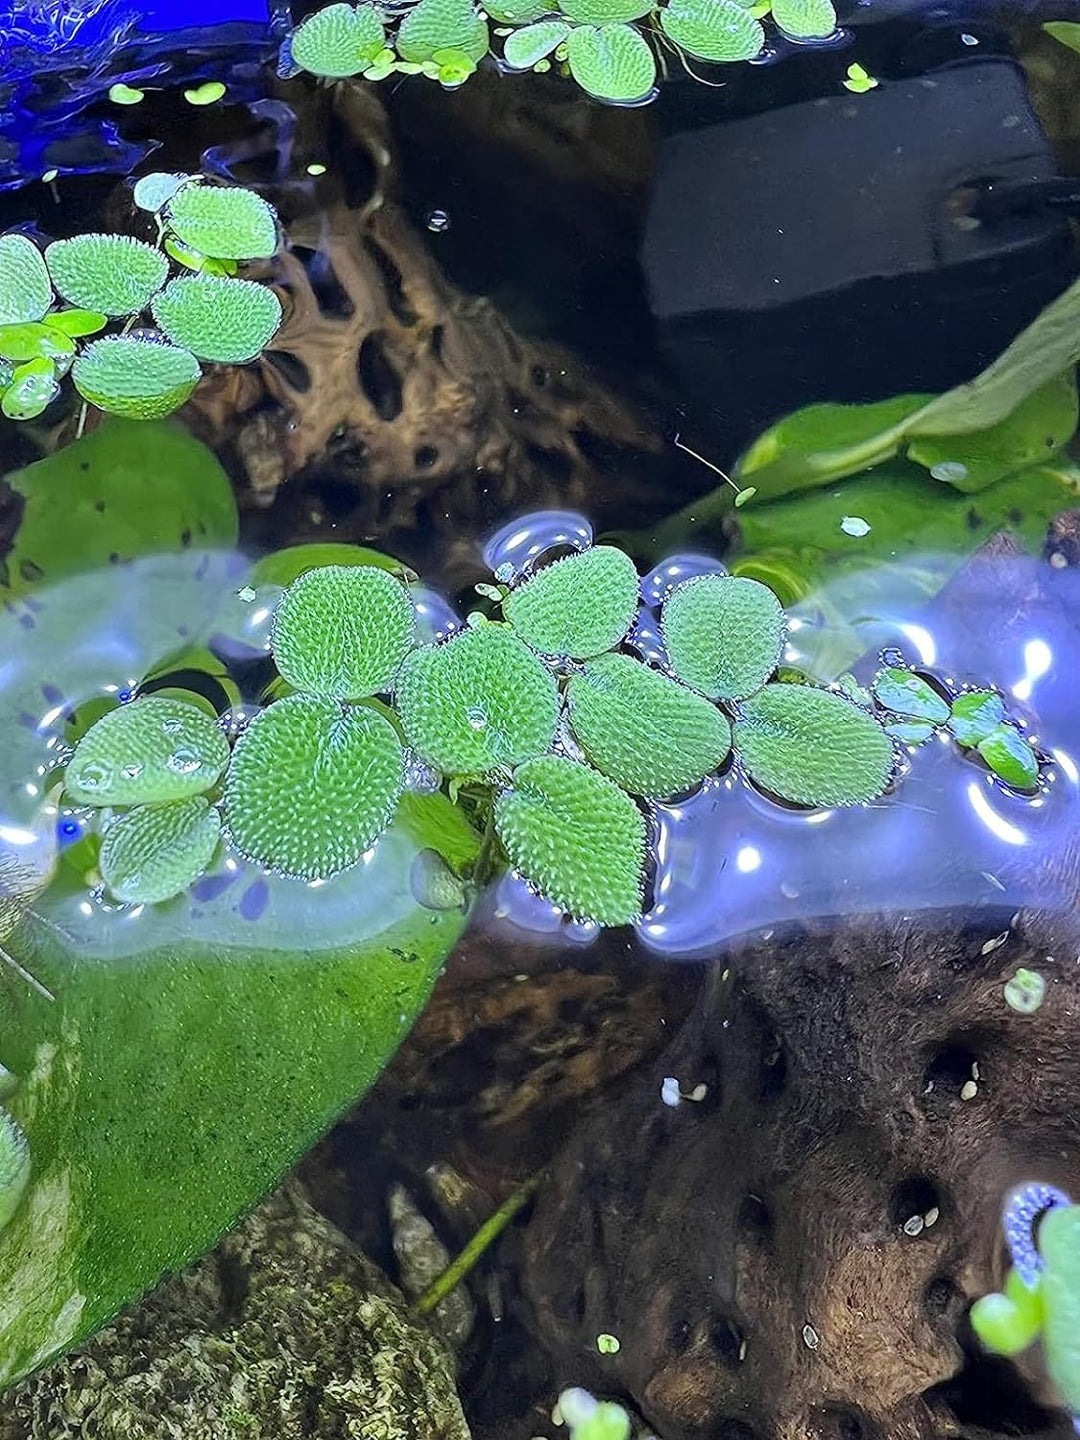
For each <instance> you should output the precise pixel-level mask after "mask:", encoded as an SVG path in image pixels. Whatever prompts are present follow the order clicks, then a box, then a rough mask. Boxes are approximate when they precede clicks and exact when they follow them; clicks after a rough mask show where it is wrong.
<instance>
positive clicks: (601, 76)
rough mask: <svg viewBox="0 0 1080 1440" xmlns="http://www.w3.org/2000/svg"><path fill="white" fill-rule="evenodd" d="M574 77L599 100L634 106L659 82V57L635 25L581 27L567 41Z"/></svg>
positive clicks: (567, 51)
mask: <svg viewBox="0 0 1080 1440" xmlns="http://www.w3.org/2000/svg"><path fill="white" fill-rule="evenodd" d="M566 59H567V63H568V64H569V66H570V74H571V75H572V76H573V77H574V79H575V80H576V81H577V83H578V84H579V85H580V86H581V88H582V89H583V90H584V91H585V93H586V94H587V95H592V96H594V97H595V98H596V99H597V100H609V101H613V102H616V103H619V104H632V103H634V102H636V101H640V100H644V99H646V98H647V97H648V95H649V94H650V92H651V90H652V88H653V86H654V84H655V83H656V57H655V56H654V55H653V52H652V50H651V49H650V47H649V44H648V42H647V41H646V39H645V37H644V36H643V35H642V34H641V33H640V32H639V31H638V30H635V28H634V27H633V26H632V25H601V26H600V27H599V28H596V27H594V26H592V25H577V26H575V27H574V29H573V30H571V31H570V34H569V35H568V36H567V38H566Z"/></svg>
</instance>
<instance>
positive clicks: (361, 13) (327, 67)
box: [290, 5, 385, 79]
mask: <svg viewBox="0 0 1080 1440" xmlns="http://www.w3.org/2000/svg"><path fill="white" fill-rule="evenodd" d="M384 44H385V31H384V29H383V24H382V21H381V20H380V19H379V17H378V14H377V13H376V10H375V7H374V6H373V5H356V6H354V5H328V6H327V7H326V9H325V10H316V11H315V13H314V14H312V15H309V16H308V17H307V19H306V20H303V21H301V23H300V24H299V25H298V26H297V28H296V29H295V30H294V31H293V33H292V37H291V39H290V49H291V51H292V58H293V62H294V63H295V64H297V65H299V66H300V67H301V69H303V70H307V71H308V73H309V74H311V75H321V76H325V77H328V78H331V79H341V78H343V77H345V76H348V75H356V74H359V73H360V72H361V71H362V70H364V69H366V68H367V66H368V65H370V63H371V62H372V61H373V60H374V59H375V57H376V55H378V53H379V52H380V50H382V49H383V46H384Z"/></svg>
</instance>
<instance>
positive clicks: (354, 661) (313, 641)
mask: <svg viewBox="0 0 1080 1440" xmlns="http://www.w3.org/2000/svg"><path fill="white" fill-rule="evenodd" d="M414 627H415V619H414V615H413V606H412V601H411V599H410V598H409V592H408V591H407V590H406V589H405V586H404V585H402V583H401V581H400V580H398V579H396V578H395V577H394V576H393V575H391V574H390V573H389V572H388V571H386V570H382V569H378V568H376V567H375V566H372V565H361V566H346V565H326V566H322V567H320V568H319V569H317V570H309V571H307V572H306V573H305V574H303V575H301V576H300V578H299V579H298V580H296V581H294V583H293V584H292V585H290V586H289V589H288V592H287V593H286V595H285V598H284V599H283V600H282V602H281V604H280V605H279V606H278V609H277V614H276V615H275V617H274V632H273V639H272V649H273V655H274V663H275V664H276V665H277V667H278V669H279V670H280V671H281V674H282V675H283V676H284V678H285V679H286V680H287V681H288V682H289V684H290V685H293V686H295V688H296V689H297V690H307V691H310V692H311V693H312V694H313V695H327V696H331V697H333V698H334V699H337V700H359V699H362V698H363V697H365V696H367V695H375V694H377V693H378V692H380V691H384V690H389V689H390V686H391V684H392V683H393V680H394V677H395V675H396V674H397V671H398V667H399V666H400V664H401V662H402V660H403V659H404V658H405V655H406V653H407V652H408V650H409V648H410V646H411V645H412V643H413V634H414Z"/></svg>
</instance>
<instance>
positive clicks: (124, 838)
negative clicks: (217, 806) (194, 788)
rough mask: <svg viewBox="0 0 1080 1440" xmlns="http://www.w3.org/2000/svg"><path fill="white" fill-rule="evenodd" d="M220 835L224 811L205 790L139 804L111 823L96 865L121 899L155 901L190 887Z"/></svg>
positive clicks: (196, 878)
mask: <svg viewBox="0 0 1080 1440" xmlns="http://www.w3.org/2000/svg"><path fill="white" fill-rule="evenodd" d="M220 837H221V816H220V815H219V814H218V812H217V810H214V809H212V808H211V806H210V804H209V803H208V801H206V800H204V799H203V797H202V796H201V795H196V796H194V797H192V798H191V799H189V800H175V801H173V802H172V803H171V804H168V805H138V806H136V808H135V809H134V810H129V811H127V813H126V814H124V815H121V816H119V817H118V818H117V819H115V820H113V822H112V823H111V824H110V825H109V827H108V829H107V830H106V831H105V838H104V840H103V841H102V845H101V853H100V857H99V860H98V866H99V868H100V870H101V877H102V879H103V880H104V881H105V884H106V885H107V886H108V888H109V891H110V893H111V894H112V895H113V896H115V898H116V899H117V900H122V901H128V902H130V903H133V904H137V905H154V904H156V903H157V902H158V901H161V900H171V899H172V897H173V896H174V895H179V894H181V893H182V892H183V891H185V890H187V889H189V887H190V886H192V885H193V884H194V883H195V881H196V880H198V878H199V876H200V875H202V874H203V873H204V871H205V870H206V868H207V866H208V865H209V864H210V861H211V860H212V859H213V856H214V851H215V850H216V849H217V844H218V840H219V839H220Z"/></svg>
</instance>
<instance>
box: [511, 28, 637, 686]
mask: <svg viewBox="0 0 1080 1440" xmlns="http://www.w3.org/2000/svg"><path fill="white" fill-rule="evenodd" d="M575 33H576V32H575ZM637 603H638V575H637V571H636V570H635V569H634V566H633V562H632V561H631V560H630V558H629V556H627V555H624V554H623V552H622V551H621V550H616V549H615V548H614V547H613V546H611V545H594V546H593V547H592V548H591V549H589V550H583V551H582V552H581V553H580V554H578V555H568V556H566V558H565V559H563V560H556V561H555V563H554V564H552V565H546V566H545V567H544V568H543V569H542V570H539V571H538V572H537V573H536V574H535V575H534V576H533V577H532V579H531V580H527V581H526V582H525V584H524V585H521V586H519V587H518V589H516V590H511V591H510V593H509V594H508V595H507V597H506V599H505V600H504V602H503V611H504V613H505V615H506V618H507V619H508V620H509V621H510V623H511V625H513V627H514V629H515V630H516V631H517V633H518V634H519V635H520V636H521V638H522V640H524V641H525V643H526V644H527V645H531V646H532V648H533V649H534V650H539V651H540V653H541V654H542V655H559V656H564V655H565V656H569V657H570V658H571V659H573V660H587V659H589V658H591V657H592V656H593V655H599V654H600V653H601V651H603V650H610V649H611V647H612V646H613V645H617V644H618V643H619V641H620V640H621V639H622V638H623V636H624V635H625V634H626V632H627V631H628V630H629V629H630V625H631V622H632V621H633V618H634V614H635V612H636V610H637Z"/></svg>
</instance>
